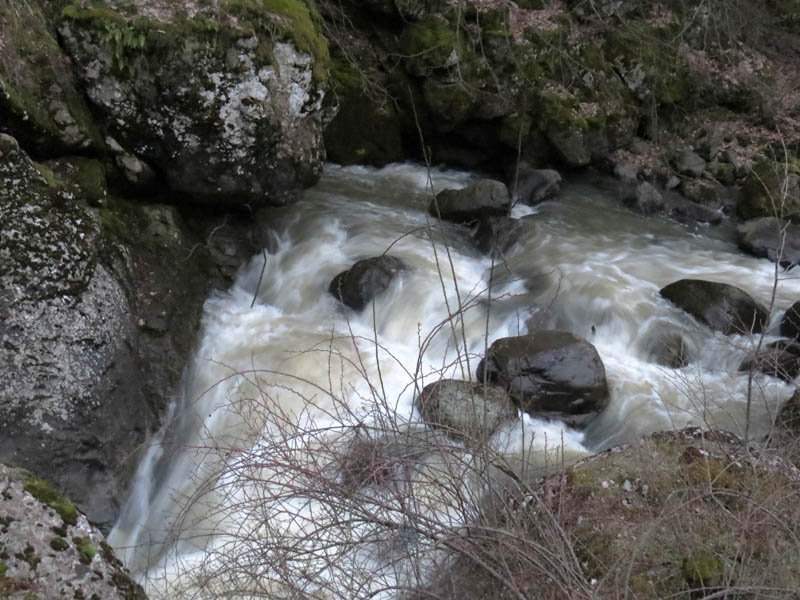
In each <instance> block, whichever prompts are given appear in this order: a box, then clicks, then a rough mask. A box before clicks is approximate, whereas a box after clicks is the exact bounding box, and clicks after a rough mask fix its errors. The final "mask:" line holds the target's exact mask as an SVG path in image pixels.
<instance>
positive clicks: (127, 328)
mask: <svg viewBox="0 0 800 600" xmlns="http://www.w3.org/2000/svg"><path fill="white" fill-rule="evenodd" d="M40 169H41V171H40ZM76 189H78V188H75V187H73V186H69V185H67V184H66V183H63V182H61V181H60V180H58V179H57V178H56V177H55V176H54V175H53V173H52V172H50V171H48V170H47V169H45V168H44V167H38V168H37V166H36V165H34V163H32V162H31V161H30V159H29V158H28V157H27V156H26V155H25V154H24V153H23V152H22V151H21V150H20V149H19V146H18V145H17V143H16V141H15V140H14V139H13V138H10V137H8V136H3V135H0V221H2V223H3V227H2V229H0V315H2V318H0V364H2V365H3V377H2V378H1V379H0V422H2V424H3V434H2V436H0V461H7V462H13V463H15V464H17V465H19V466H24V467H26V468H28V469H30V470H31V471H33V472H35V473H36V474H37V475H39V476H42V477H45V478H47V479H48V480H52V481H54V482H56V483H57V484H58V485H59V486H60V487H61V488H63V489H64V490H65V491H66V492H67V493H68V494H69V495H70V496H71V497H72V498H73V499H74V500H75V501H76V502H78V504H79V506H80V507H81V509H82V510H84V512H86V514H87V515H89V517H90V519H91V520H92V521H93V522H95V523H101V524H105V525H108V524H110V523H111V522H112V521H113V520H114V518H115V517H116V513H117V509H118V505H119V503H120V502H122V501H123V500H124V497H125V494H126V484H127V481H128V478H129V476H130V474H131V472H132V471H133V469H134V467H135V464H136V458H137V456H136V451H137V449H139V448H140V447H141V445H142V443H143V442H144V441H145V438H146V435H147V433H148V432H150V431H153V430H154V429H155V428H156V427H158V425H159V421H160V417H161V414H162V413H163V410H164V408H165V407H166V404H167V401H168V400H169V397H170V395H171V392H172V389H174V386H175V385H177V383H178V380H179V378H180V375H181V372H182V370H183V365H184V364H185V361H186V359H187V358H188V356H189V353H190V351H191V347H192V344H193V342H194V334H195V331H196V329H197V326H198V322H199V315H200V310H201V308H202V302H203V299H204V297H205V293H206V287H205V279H204V277H203V276H202V274H201V273H200V270H199V264H198V260H199V257H201V256H202V255H203V253H204V252H203V249H202V248H200V249H197V250H196V251H194V250H193V248H194V241H193V240H191V239H189V238H187V237H185V235H184V233H183V231H182V230H181V228H180V226H179V223H178V222H177V220H178V219H179V216H178V215H177V212H176V210H175V209H174V208H171V207H149V208H144V207H141V206H138V205H132V204H127V203H123V202H121V201H114V202H113V203H112V202H110V200H107V201H106V202H107V205H106V206H105V207H103V208H101V209H100V210H93V209H90V208H89V206H88V203H87V202H86V201H85V200H84V199H83V198H82V197H81V196H80V195H77V194H76V191H75V190H76Z"/></svg>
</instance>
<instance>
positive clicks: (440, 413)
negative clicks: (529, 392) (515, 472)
mask: <svg viewBox="0 0 800 600" xmlns="http://www.w3.org/2000/svg"><path fill="white" fill-rule="evenodd" d="M415 405H416V407H417V410H419V413H420V416H421V417H422V418H423V419H424V420H425V421H426V422H427V423H430V424H432V425H434V426H435V427H439V428H441V429H443V430H444V431H445V433H447V435H449V436H451V437H454V438H456V439H465V440H467V442H470V441H475V442H478V443H481V441H483V442H484V443H485V441H486V438H487V437H489V436H490V435H492V434H493V433H494V432H495V430H496V429H497V428H498V427H499V426H500V425H502V424H503V423H506V422H508V421H511V420H513V419H515V418H516V417H517V410H516V408H514V404H513V403H512V402H511V398H510V397H509V395H508V393H507V392H506V391H505V390H504V389H503V388H501V387H499V386H494V385H486V386H484V385H483V384H482V383H475V382H469V381H457V380H454V379H442V380H440V381H437V382H434V383H431V384H428V385H426V386H425V387H424V388H423V390H422V391H421V392H420V394H419V396H418V397H417V399H416V400H415Z"/></svg>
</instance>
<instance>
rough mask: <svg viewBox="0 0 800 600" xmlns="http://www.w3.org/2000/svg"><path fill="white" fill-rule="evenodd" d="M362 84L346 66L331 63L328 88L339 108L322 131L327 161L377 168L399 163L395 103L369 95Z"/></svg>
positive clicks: (339, 61) (400, 153)
mask: <svg viewBox="0 0 800 600" xmlns="http://www.w3.org/2000/svg"><path fill="white" fill-rule="evenodd" d="M366 84H367V82H365V81H364V80H363V76H362V75H361V74H360V73H359V72H357V71H356V70H355V69H354V68H353V67H352V66H351V65H350V63H348V62H347V61H345V60H343V59H337V60H334V61H333V70H332V71H331V87H332V92H333V95H334V96H335V97H336V101H337V103H338V107H339V108H338V112H337V113H336V117H334V119H333V120H332V121H331V123H330V124H329V125H328V126H327V128H326V129H325V149H326V152H327V155H328V160H331V161H333V162H336V163H339V164H343V165H351V164H371V165H377V166H381V165H385V164H387V163H390V162H395V161H402V160H403V159H404V158H405V157H406V154H405V152H404V149H403V138H402V132H401V122H400V116H399V115H398V113H397V109H396V107H395V103H394V102H393V101H392V99H391V98H390V97H388V96H387V95H383V96H382V95H380V91H377V92H373V93H372V94H371V93H370V91H369V88H368V87H367V85H366Z"/></svg>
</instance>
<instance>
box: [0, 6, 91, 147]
mask: <svg viewBox="0 0 800 600" xmlns="http://www.w3.org/2000/svg"><path fill="white" fill-rule="evenodd" d="M0 49H1V50H0V131H3V132H6V133H13V134H14V135H15V137H17V138H18V139H19V140H20V142H21V143H22V145H23V146H24V147H25V148H26V149H28V150H30V151H35V152H36V153H37V154H40V155H42V156H53V155H55V154H57V153H60V152H76V151H89V150H96V149H99V148H100V147H101V146H102V140H101V137H100V132H99V129H98V127H97V125H96V124H95V122H94V119H93V117H92V115H91V113H90V111H89V108H88V106H87V104H86V102H85V100H84V98H83V96H82V94H81V93H80V92H79V91H78V87H77V84H76V81H75V79H74V77H73V74H72V71H71V68H70V64H69V62H68V60H67V58H66V57H65V56H64V55H63V53H62V51H61V48H60V47H59V44H58V41H57V40H56V38H55V35H54V34H53V33H52V32H51V31H50V29H49V23H48V21H47V19H46V17H45V15H44V14H43V11H42V9H41V8H40V6H39V3H38V2H36V1H31V2H25V3H22V5H20V4H19V3H11V2H5V3H2V4H0Z"/></svg>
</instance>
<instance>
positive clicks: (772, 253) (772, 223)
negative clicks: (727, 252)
mask: <svg viewBox="0 0 800 600" xmlns="http://www.w3.org/2000/svg"><path fill="white" fill-rule="evenodd" d="M737 240H738V243H739V248H741V249H742V250H743V251H744V252H746V253H748V254H752V255H753V256H756V257H758V258H767V259H769V260H771V261H772V262H779V263H780V264H781V265H782V266H784V267H791V266H793V265H796V264H800V225H794V224H791V223H789V222H788V221H783V220H781V219H778V218H776V217H761V218H758V219H751V220H749V221H747V222H745V223H742V224H741V225H739V228H738V229H737Z"/></svg>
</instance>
